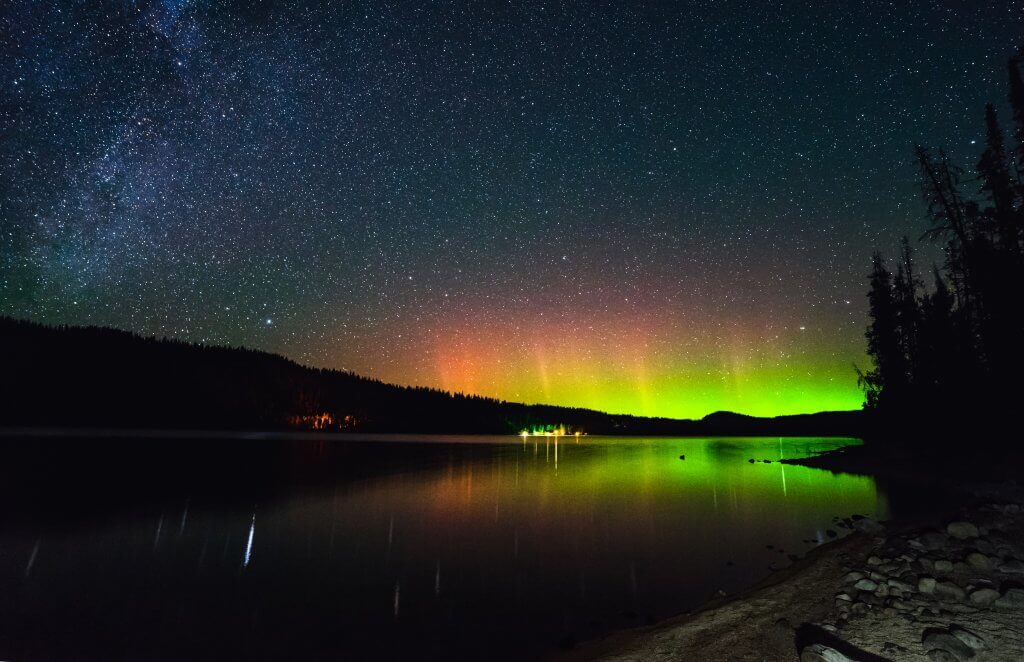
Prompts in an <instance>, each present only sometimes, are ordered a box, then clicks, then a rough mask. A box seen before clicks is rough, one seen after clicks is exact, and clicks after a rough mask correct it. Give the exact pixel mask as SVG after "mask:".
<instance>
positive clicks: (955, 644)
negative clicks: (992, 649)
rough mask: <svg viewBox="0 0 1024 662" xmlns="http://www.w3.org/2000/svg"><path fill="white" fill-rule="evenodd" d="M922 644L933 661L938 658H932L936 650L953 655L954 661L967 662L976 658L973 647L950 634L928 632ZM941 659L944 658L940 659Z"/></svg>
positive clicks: (934, 631) (935, 631) (936, 631)
mask: <svg viewBox="0 0 1024 662" xmlns="http://www.w3.org/2000/svg"><path fill="white" fill-rule="evenodd" d="M921 643H923V644H924V649H925V650H926V651H928V657H930V658H932V659H933V660H934V659H936V658H935V657H933V656H932V651H936V650H940V651H946V652H947V653H950V654H952V655H953V658H952V659H954V660H966V659H968V658H971V657H974V651H973V650H972V649H971V647H970V646H968V645H967V644H965V643H964V642H962V641H960V640H959V639H957V638H956V637H954V636H953V635H952V634H950V633H949V632H943V631H938V630H932V631H927V630H926V631H925V635H924V638H923V639H922V641H921ZM939 659H943V658H941V657H940V658H939ZM947 659H948V658H947Z"/></svg>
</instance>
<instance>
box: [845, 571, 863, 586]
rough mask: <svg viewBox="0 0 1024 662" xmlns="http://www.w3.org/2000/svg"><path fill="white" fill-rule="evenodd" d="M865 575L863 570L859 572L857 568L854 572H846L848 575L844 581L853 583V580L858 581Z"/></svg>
mask: <svg viewBox="0 0 1024 662" xmlns="http://www.w3.org/2000/svg"><path fill="white" fill-rule="evenodd" d="M863 577H864V573H863V572H857V571H856V570H854V571H852V572H848V573H846V576H844V577H843V583H844V584H852V583H853V582H855V581H857V580H858V579H862V578H863Z"/></svg>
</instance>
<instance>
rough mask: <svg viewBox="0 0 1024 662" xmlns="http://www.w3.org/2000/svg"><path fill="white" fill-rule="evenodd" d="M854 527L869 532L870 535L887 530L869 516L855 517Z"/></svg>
mask: <svg viewBox="0 0 1024 662" xmlns="http://www.w3.org/2000/svg"><path fill="white" fill-rule="evenodd" d="M853 528H854V529H856V530H857V531H860V532H862V533H867V534H869V535H875V534H879V533H882V532H884V531H885V527H884V526H882V525H881V524H879V523H878V522H876V521H875V520H873V519H870V518H868V517H864V518H862V519H854V521H853Z"/></svg>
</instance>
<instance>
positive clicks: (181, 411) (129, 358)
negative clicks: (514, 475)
mask: <svg viewBox="0 0 1024 662" xmlns="http://www.w3.org/2000/svg"><path fill="white" fill-rule="evenodd" d="M0 426H31V427H65V426H67V427H122V428H170V429H190V428H191V429H330V430H350V431H359V432H416V433H486V434H510V433H511V434H514V433H518V432H520V431H522V430H540V431H543V430H550V429H554V428H557V427H561V428H564V429H565V430H566V431H567V432H569V433H572V432H575V431H577V430H578V431H582V432H586V433H589V434H650V435H707V434H721V435H750V434H794V435H817V434H821V435H823V434H842V435H858V434H860V432H861V426H862V417H861V414H860V412H824V413H820V414H808V415H802V416H781V417H777V418H756V417H751V416H743V415H740V414H733V413H729V412H717V413H715V414H711V415H709V416H707V417H705V418H704V419H702V420H699V421H696V420H677V419H668V418H644V417H639V416H627V415H617V414H606V413H603V412H598V411H593V410H590V409H579V408H570V407H555V406H550V405H525V404H520V403H514V402H504V401H501V400H496V399H493V398H484V397H479V396H473V395H463V394H451V393H447V392H444V391H439V390H436V389H430V388H423V387H406V386H396V385H394V384H385V383H384V382H381V381H378V380H374V379H368V378H366V377H360V376H358V375H355V374H352V373H349V372H343V371H338V370H324V369H317V368H309V367H305V366H302V365H299V364H297V363H295V362H294V361H291V360H289V359H286V358H284V357H282V356H279V355H277V354H270V353H268V352H261V351H256V350H251V349H245V348H229V347H208V346H203V345H195V344H190V343H185V342H182V341H178V340H171V339H166V338H164V339H157V338H143V337H141V336H138V335H135V334H132V333H128V332H126V331H119V330H116V329H109V328H99V327H64V326H61V327H48V326H43V325H40V324H36V323H33V322H28V321H21V320H14V319H11V318H7V317H0Z"/></svg>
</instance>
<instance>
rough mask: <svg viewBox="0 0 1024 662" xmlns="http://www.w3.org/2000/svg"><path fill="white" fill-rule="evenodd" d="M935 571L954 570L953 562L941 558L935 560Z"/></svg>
mask: <svg viewBox="0 0 1024 662" xmlns="http://www.w3.org/2000/svg"><path fill="white" fill-rule="evenodd" d="M935 572H953V562H952V561H947V560H946V559H939V560H938V561H936V562H935Z"/></svg>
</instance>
